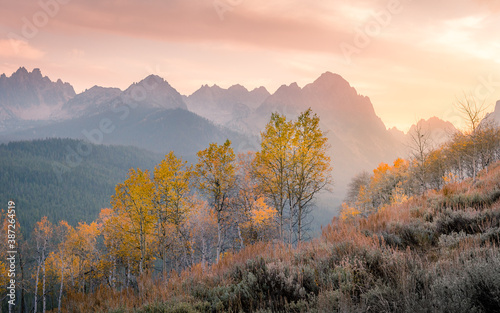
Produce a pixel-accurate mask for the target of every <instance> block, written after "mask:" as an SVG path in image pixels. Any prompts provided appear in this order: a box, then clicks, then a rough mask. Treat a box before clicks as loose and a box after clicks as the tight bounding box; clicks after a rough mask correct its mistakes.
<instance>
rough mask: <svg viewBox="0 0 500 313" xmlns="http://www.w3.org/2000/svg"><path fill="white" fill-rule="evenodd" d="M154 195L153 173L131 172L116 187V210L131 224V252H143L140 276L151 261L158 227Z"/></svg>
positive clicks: (114, 206)
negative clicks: (136, 250)
mask: <svg viewBox="0 0 500 313" xmlns="http://www.w3.org/2000/svg"><path fill="white" fill-rule="evenodd" d="M154 194H155V193H154V184H153V182H152V181H151V178H150V176H149V171H148V170H145V171H142V170H140V169H137V170H135V169H131V170H130V172H129V174H128V178H127V179H126V180H125V181H124V182H123V183H121V184H118V185H117V186H116V190H115V194H114V195H113V196H112V201H111V203H112V206H113V210H114V211H115V212H116V213H117V214H118V215H123V216H124V217H125V218H126V220H127V222H128V223H129V225H128V226H130V227H129V228H128V229H126V233H127V235H128V236H127V238H128V239H129V243H130V248H131V249H138V250H139V252H140V260H139V273H140V274H142V272H143V271H144V269H145V268H146V266H147V262H148V261H149V259H150V257H151V243H152V240H153V238H152V236H153V233H154V228H155V224H156V216H155V212H154ZM122 226H124V225H122ZM124 230H125V229H124Z"/></svg>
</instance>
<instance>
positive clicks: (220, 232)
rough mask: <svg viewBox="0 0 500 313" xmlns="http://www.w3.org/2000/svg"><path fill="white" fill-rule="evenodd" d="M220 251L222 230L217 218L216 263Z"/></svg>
mask: <svg viewBox="0 0 500 313" xmlns="http://www.w3.org/2000/svg"><path fill="white" fill-rule="evenodd" d="M221 250H222V229H221V225H220V220H219V218H217V258H216V262H217V263H219V260H220V253H221Z"/></svg>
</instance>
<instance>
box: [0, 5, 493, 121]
mask: <svg viewBox="0 0 500 313" xmlns="http://www.w3.org/2000/svg"><path fill="white" fill-rule="evenodd" d="M0 1H1V6H2V9H1V11H0V73H6V74H7V75H10V74H11V73H12V72H13V71H15V70H16V69H17V68H18V67H20V66H25V67H26V68H28V70H32V69H33V68H40V69H41V70H42V73H43V74H44V75H47V76H49V77H50V78H51V79H53V80H56V79H57V78H61V79H62V80H63V81H67V82H70V83H71V84H72V85H73V86H74V87H75V89H76V91H77V92H81V91H83V90H85V89H86V88H90V87H92V86H93V85H96V84H97V85H101V86H109V87H119V88H122V89H124V88H126V87H127V86H128V85H130V84H131V83H132V82H135V81H139V80H141V79H142V78H144V77H145V76H147V75H149V74H157V75H160V76H162V77H164V78H165V79H166V80H168V81H169V82H170V84H171V85H172V86H173V87H175V88H176V89H177V90H178V91H179V92H181V93H183V94H191V93H192V92H194V91H195V90H196V89H198V88H199V87H200V86H201V85H202V84H210V85H211V84H218V85H219V86H222V87H229V86H230V85H232V84H236V83H239V84H242V85H244V86H246V87H247V88H249V89H252V88H254V87H258V86H261V85H263V86H265V87H266V88H268V90H269V91H270V92H274V91H275V90H276V89H277V88H278V87H279V86H280V85H282V84H290V83H292V82H297V83H298V84H299V85H300V86H303V85H305V84H307V83H309V82H312V81H313V80H314V79H316V78H317V77H318V76H319V75H320V74H321V73H323V72H326V71H331V72H334V73H338V74H340V75H342V76H343V77H344V78H345V79H347V80H348V81H349V82H350V83H351V85H352V86H354V87H355V88H356V89H357V90H358V92H359V93H361V94H363V95H366V96H369V97H370V98H371V100H372V103H373V105H374V107H375V110H376V112H377V114H378V115H379V116H380V117H381V118H382V120H383V121H384V122H385V123H386V125H387V126H388V127H392V126H397V127H398V128H400V129H403V130H406V129H408V128H409V126H410V125H411V124H413V123H414V122H415V121H416V120H417V119H419V118H428V117H430V116H438V117H440V118H442V119H445V120H449V121H451V122H453V123H457V121H458V117H457V112H456V110H454V109H453V103H454V102H456V99H457V98H460V97H461V96H462V95H463V93H464V92H467V93H472V94H473V95H474V96H475V97H476V98H477V99H478V100H479V101H481V102H482V101H484V102H485V103H486V104H489V105H490V110H493V105H494V103H495V101H496V100H499V99H500V32H499V31H498V30H499V29H500V1H497V0H469V1H465V0H439V1H436V0H432V1H431V0H413V1H412V0H386V1H382V0H380V1H379V0H371V1H370V0H354V1H340V0H334V1H332V0H330V1H323V0H316V1H305V0H286V1H285V0H274V1H264V0H252V1H250V0H146V1H132V0H115V1H110V0H87V1H71V0H40V1H7V0H0Z"/></svg>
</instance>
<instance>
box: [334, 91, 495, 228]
mask: <svg viewBox="0 0 500 313" xmlns="http://www.w3.org/2000/svg"><path fill="white" fill-rule="evenodd" d="M456 108H457V110H458V111H459V112H461V114H462V117H463V119H464V121H465V125H466V127H465V129H463V130H459V131H457V132H455V133H453V134H451V138H450V140H448V141H447V142H446V143H444V144H442V145H440V146H438V147H434V146H433V143H432V141H431V139H430V133H429V131H428V130H426V129H423V127H422V126H421V125H418V124H417V125H416V127H415V128H414V129H413V131H412V132H411V133H410V134H409V135H410V144H409V145H408V146H409V148H410V157H409V158H408V159H402V158H398V159H397V160H395V161H394V163H393V165H389V164H386V163H381V164H380V165H379V166H378V167H377V168H376V169H374V170H373V173H369V172H362V173H360V174H358V175H356V176H355V177H354V178H353V179H352V180H351V182H350V184H349V187H348V193H347V196H346V199H345V202H344V203H343V208H342V217H343V218H350V217H352V216H355V215H359V214H361V215H363V216H367V215H369V214H372V213H374V212H376V211H378V210H380V209H381V208H383V207H385V206H387V205H391V204H394V203H399V202H402V201H404V200H406V199H409V198H410V197H413V196H417V195H422V194H424V193H425V192H427V191H428V190H440V189H441V188H442V187H444V186H445V184H447V183H453V182H461V181H464V180H466V179H471V180H472V182H471V183H472V185H474V184H475V183H476V179H477V173H479V172H480V171H481V170H486V171H488V167H489V166H490V165H491V164H494V163H495V162H496V161H498V160H500V127H499V126H498V125H497V124H496V123H495V121H494V120H492V119H488V118H485V114H484V110H485V107H484V105H481V104H479V103H477V102H476V101H475V99H474V98H473V97H470V96H466V97H465V98H464V100H461V101H459V102H458V103H457V104H456Z"/></svg>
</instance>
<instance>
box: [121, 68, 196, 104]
mask: <svg viewBox="0 0 500 313" xmlns="http://www.w3.org/2000/svg"><path fill="white" fill-rule="evenodd" d="M121 98H122V100H123V101H125V102H126V103H136V104H138V105H140V106H141V107H150V108H163V109H175V108H181V109H187V106H186V104H185V103H184V100H183V98H182V95H181V94H180V93H179V92H178V91H177V90H176V89H175V88H173V87H172V86H171V85H170V84H169V83H168V82H167V81H166V80H165V79H163V78H162V77H160V76H158V75H149V76H147V77H146V78H144V79H143V80H141V81H140V82H138V83H133V84H132V85H130V87H128V88H127V89H126V90H125V91H124V92H123V94H122V95H121Z"/></svg>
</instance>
